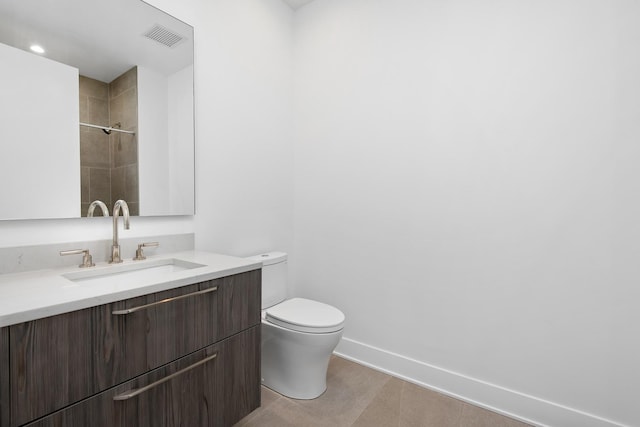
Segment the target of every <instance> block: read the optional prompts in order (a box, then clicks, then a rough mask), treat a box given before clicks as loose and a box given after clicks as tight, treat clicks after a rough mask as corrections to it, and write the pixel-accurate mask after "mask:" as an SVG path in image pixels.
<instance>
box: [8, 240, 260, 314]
mask: <svg viewBox="0 0 640 427" xmlns="http://www.w3.org/2000/svg"><path fill="white" fill-rule="evenodd" d="M171 258H174V259H178V260H183V261H187V262H191V263H196V264H202V265H203V266H202V267H198V268H193V269H186V270H181V271H173V272H169V273H164V274H163V275H162V276H161V277H154V278H145V279H136V280H135V281H133V280H126V279H125V280H114V281H113V283H109V284H104V283H102V284H100V283H96V284H90V283H85V284H83V283H81V282H74V281H72V280H70V279H67V278H66V277H64V276H63V275H68V274H70V273H73V274H75V275H77V274H79V272H83V273H84V272H85V271H86V272H89V271H91V272H99V271H104V272H107V271H109V269H113V268H114V265H111V264H108V263H106V262H101V263H96V266H95V267H91V268H82V269H81V268H79V267H68V268H57V269H46V270H36V271H28V272H24V273H16V274H2V275H0V327H4V326H9V325H14V324H16V323H21V322H27V321H30V320H35V319H40V318H43V317H48V316H54V315H56V314H62V313H68V312H70V311H74V310H80V309H83V308H88V307H93V306H97V305H101V304H107V303H110V302H114V301H120V300H123V299H127V298H133V297H137V296H141V295H146V294H149V293H154V292H159V291H163V290H167V289H172V288H177V287H180V286H185V285H189V284H192V283H198V282H203V281H206V280H212V279H217V278H220V277H224V276H230V275H233V274H238V273H244V272H246V271H251V270H256V269H259V268H261V267H262V263H261V262H256V261H253V260H249V259H245V258H237V257H232V256H227V255H220V254H214V253H208V252H198V251H187V252H178V253H173V254H162V255H156V256H149V257H147V260H144V261H132V260H126V261H124V262H123V263H121V264H117V265H115V268H123V266H124V268H127V267H126V266H127V265H131V266H133V265H135V266H137V267H142V266H143V265H145V264H153V263H154V262H157V261H158V260H159V259H171Z"/></svg>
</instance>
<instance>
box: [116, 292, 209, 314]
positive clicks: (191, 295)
mask: <svg viewBox="0 0 640 427" xmlns="http://www.w3.org/2000/svg"><path fill="white" fill-rule="evenodd" d="M217 290H218V287H217V286H214V287H213V288H209V289H205V290H203V291H198V292H193V293H190V294H186V295H180V296H179V297H173V298H167V299H163V300H162V301H156V302H152V303H151V304H146V305H139V306H138V307H133V308H127V309H125V310H114V311H112V312H111V314H115V315H119V314H131V313H135V312H136V311H140V310H146V309H147V308H151V307H155V306H156V305H161V304H166V303H168V302H173V301H178V300H181V299H184V298H189V297H193V296H196V295H202V294H207V293H209V292H215V291H217Z"/></svg>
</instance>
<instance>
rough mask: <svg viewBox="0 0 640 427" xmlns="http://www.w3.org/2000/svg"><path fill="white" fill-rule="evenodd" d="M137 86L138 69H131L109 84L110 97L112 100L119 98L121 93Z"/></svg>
mask: <svg viewBox="0 0 640 427" xmlns="http://www.w3.org/2000/svg"><path fill="white" fill-rule="evenodd" d="M137 85H138V68H137V67H133V68H131V69H130V70H128V71H126V72H125V73H123V74H121V75H120V76H118V77H116V79H115V80H113V81H112V82H111V83H109V90H110V95H111V97H112V98H115V97H117V96H119V95H120V94H121V93H122V92H124V91H126V90H127V89H130V88H132V87H136V86H137Z"/></svg>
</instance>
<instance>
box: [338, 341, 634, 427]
mask: <svg viewBox="0 0 640 427" xmlns="http://www.w3.org/2000/svg"><path fill="white" fill-rule="evenodd" d="M335 353H336V354H337V355H339V356H341V357H344V358H345V359H349V360H352V361H354V362H357V363H360V364H362V365H365V366H368V367H370V368H373V369H376V370H378V371H382V372H385V373H387V374H389V375H392V376H394V377H398V378H401V379H403V380H406V381H409V382H411V383H414V384H417V385H420V386H423V387H426V388H429V389H432V390H435V391H438V392H440V393H443V394H446V395H448V396H451V397H454V398H456V399H460V400H463V401H465V402H468V403H471V404H473V405H476V406H480V407H483V408H486V409H489V410H491V411H494V412H498V413H500V414H504V415H506V416H508V417H511V418H515V419H517V420H521V421H522V422H525V423H528V424H532V425H535V426H540V427H574V426H575V427H578V426H579V427H630V426H625V425H624V424H619V423H616V422H614V421H612V420H608V419H605V418H602V417H599V416H597V415H593V414H589V413H586V412H583V411H579V410H577V409H573V408H569V407H567V406H564V405H560V404H557V403H553V402H550V401H547V400H544V399H540V398H537V397H535V396H530V395H527V394H524V393H520V392H517V391H514V390H510V389H507V388H505V387H501V386H499V385H495V384H491V383H488V382H485V381H481V380H477V379H475V378H471V377H468V376H465V375H462V374H459V373H456V372H453V371H450V370H447V369H442V368H439V367H437V366H433V365H429V364H427V363H424V362H420V361H418V360H414V359H411V358H408V357H405V356H402V355H399V354H396V353H392V352H389V351H386V350H382V349H380V348H376V347H373V346H370V345H367V344H364V343H361V342H358V341H355V340H352V339H349V338H342V340H341V341H340V344H338V347H337V348H336V351H335Z"/></svg>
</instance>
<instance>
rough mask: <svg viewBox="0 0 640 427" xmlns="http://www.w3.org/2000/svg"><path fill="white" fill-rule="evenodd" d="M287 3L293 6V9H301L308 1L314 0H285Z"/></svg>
mask: <svg viewBox="0 0 640 427" xmlns="http://www.w3.org/2000/svg"><path fill="white" fill-rule="evenodd" d="M283 1H284V2H285V3H286V4H288V5H289V6H291V8H292V9H294V10H295V9H299V8H301V7H302V6H304V5H305V4H307V3H311V2H312V1H313V0H283Z"/></svg>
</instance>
